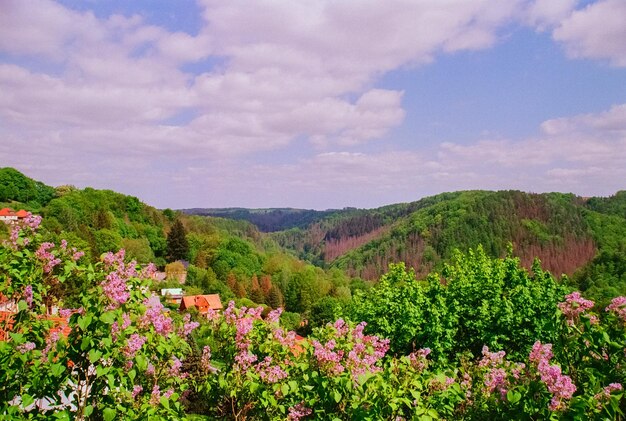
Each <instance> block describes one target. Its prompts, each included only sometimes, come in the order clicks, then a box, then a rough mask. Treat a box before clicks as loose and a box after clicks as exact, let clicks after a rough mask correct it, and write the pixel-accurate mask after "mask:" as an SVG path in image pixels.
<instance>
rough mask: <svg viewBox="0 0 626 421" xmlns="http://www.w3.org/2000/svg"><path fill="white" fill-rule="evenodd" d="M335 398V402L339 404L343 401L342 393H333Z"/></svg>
mask: <svg viewBox="0 0 626 421" xmlns="http://www.w3.org/2000/svg"><path fill="white" fill-rule="evenodd" d="M333 398H334V399H335V402H337V403H339V401H340V400H341V393H339V392H337V391H336V390H335V391H333Z"/></svg>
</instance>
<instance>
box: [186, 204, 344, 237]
mask: <svg viewBox="0 0 626 421" xmlns="http://www.w3.org/2000/svg"><path fill="white" fill-rule="evenodd" d="M181 212H183V213H186V214H188V215H200V216H213V217H218V218H228V219H235V220H243V221H248V222H250V223H252V224H254V225H256V226H257V228H258V229H259V230H260V231H262V232H275V231H283V230H286V229H290V228H306V227H308V226H309V225H311V224H313V223H315V222H318V221H320V220H322V219H323V218H324V217H327V216H329V215H331V214H334V213H337V212H339V211H337V210H333V209H330V210H325V211H317V210H312V209H294V208H270V209H246V208H191V209H181Z"/></svg>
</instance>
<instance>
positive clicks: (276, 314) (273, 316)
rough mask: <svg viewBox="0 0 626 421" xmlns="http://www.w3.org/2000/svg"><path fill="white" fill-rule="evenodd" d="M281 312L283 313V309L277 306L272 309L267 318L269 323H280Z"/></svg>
mask: <svg viewBox="0 0 626 421" xmlns="http://www.w3.org/2000/svg"><path fill="white" fill-rule="evenodd" d="M281 314H283V309H282V308H277V309H276V310H272V311H270V312H269V314H268V315H267V317H266V319H265V320H267V322H269V323H278V321H279V320H280V315H281Z"/></svg>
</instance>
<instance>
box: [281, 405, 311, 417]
mask: <svg viewBox="0 0 626 421" xmlns="http://www.w3.org/2000/svg"><path fill="white" fill-rule="evenodd" d="M312 412H313V411H312V410H311V408H307V407H306V406H304V402H300V403H299V404H297V405H295V406H292V407H290V408H289V415H288V416H287V420H289V421H299V420H300V419H302V418H304V417H307V416H309V415H311V413H312Z"/></svg>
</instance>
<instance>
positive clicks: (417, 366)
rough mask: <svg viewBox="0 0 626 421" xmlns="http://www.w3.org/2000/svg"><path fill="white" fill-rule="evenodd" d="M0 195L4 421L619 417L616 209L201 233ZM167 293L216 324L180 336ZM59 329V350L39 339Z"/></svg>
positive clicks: (482, 213)
mask: <svg viewBox="0 0 626 421" xmlns="http://www.w3.org/2000/svg"><path fill="white" fill-rule="evenodd" d="M0 193H1V195H2V196H1V197H0V208H5V207H8V208H11V209H13V210H18V209H25V210H27V211H30V212H32V214H33V215H32V216H29V217H28V218H26V219H25V220H24V221H20V222H18V223H15V224H0V241H1V242H2V247H0V293H1V294H2V295H1V296H2V297H3V300H4V302H6V300H14V301H15V302H16V303H17V312H16V313H15V315H14V316H12V318H11V319H10V320H9V319H2V320H0V327H1V328H2V331H3V332H7V338H8V340H5V341H0V365H2V367H3V374H2V382H3V386H2V388H0V396H1V397H2V398H1V399H0V401H1V402H2V404H0V414H1V415H2V416H3V417H9V419H50V418H51V417H53V416H54V417H55V418H56V419H105V420H113V419H145V417H146V416H151V417H154V419H224V418H226V419H238V420H240V419H328V420H335V419H340V420H341V419H346V420H348V419H368V420H377V419H393V420H397V419H407V420H408V419H420V420H432V419H476V420H480V419H548V418H551V419H618V418H620V417H623V411H624V409H626V403H625V402H624V399H623V395H622V384H623V383H624V382H625V381H626V371H624V367H626V354H625V352H624V350H625V349H626V330H625V326H626V322H625V321H626V313H625V312H626V309H625V306H626V298H625V297H623V296H624V295H626V279H624V276H625V275H624V271H625V270H626V260H625V259H626V192H624V191H622V192H618V193H616V194H615V195H613V196H611V197H606V198H597V197H594V198H582V197H577V196H574V195H572V194H564V193H549V194H529V193H523V192H519V191H500V192H490V191H463V192H454V193H443V194H440V195H437V196H433V197H428V198H424V199H421V200H419V201H416V202H412V203H404V204H395V205H390V206H385V207H382V208H378V209H354V208H347V209H342V210H329V211H307V210H297V209H270V210H266V211H263V210H254V211H252V210H251V211H245V210H242V209H224V210H221V211H220V212H218V213H219V214H220V216H208V215H211V214H215V213H216V212H214V211H211V210H202V209H195V210H186V211H184V212H183V211H177V210H171V209H165V210H159V209H156V208H154V207H151V206H149V205H147V204H145V203H142V202H141V201H140V200H139V199H138V198H136V197H132V196H126V195H123V194H120V193H116V192H114V191H110V190H95V189H92V188H85V189H78V188H75V187H73V186H60V187H56V188H53V187H50V186H46V185H45V184H43V183H41V182H38V181H35V180H32V179H30V178H29V177H27V176H26V175H24V174H21V173H20V172H18V171H16V170H14V169H12V168H3V169H0ZM39 217H41V219H39ZM119 250H123V251H119ZM149 263H155V264H156V266H152V265H149ZM181 268H182V269H181ZM181 270H184V271H185V272H186V281H185V283H184V284H181V283H180V279H179V278H178V275H177V274H178V273H179V272H180V271H181ZM155 271H158V272H162V273H163V274H164V279H163V280H162V281H160V282H159V281H156V280H155V277H154V273H155ZM165 287H182V288H183V289H184V291H185V294H186V295H195V294H211V293H216V294H219V295H220V298H221V300H222V302H223V303H224V307H225V310H224V311H222V312H211V313H209V314H208V316H201V315H200V314H198V312H197V311H190V312H187V313H183V314H179V312H178V311H177V309H178V306H171V305H169V304H168V303H161V301H160V300H159V299H158V298H156V297H155V296H152V295H151V291H156V290H157V289H160V288H165ZM581 294H582V295H581ZM52 307H55V308H59V309H61V310H59V312H60V313H59V314H61V312H63V313H62V314H64V316H62V317H65V318H66V320H67V324H68V329H69V333H68V334H67V336H63V335H60V334H59V332H58V330H55V329H56V328H55V325H54V323H52V322H50V321H49V320H47V319H45V318H42V315H43V314H46V312H47V311H48V310H49V309H50V308H52ZM70 395H71V396H72V397H71V398H70V397H69V396H70ZM44 398H45V399H47V400H48V401H47V403H46V405H43V406H42V405H40V403H41V401H42V399H44ZM45 399H44V400H45ZM68 400H69V401H70V402H72V404H64V403H63V402H66V401H68Z"/></svg>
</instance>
